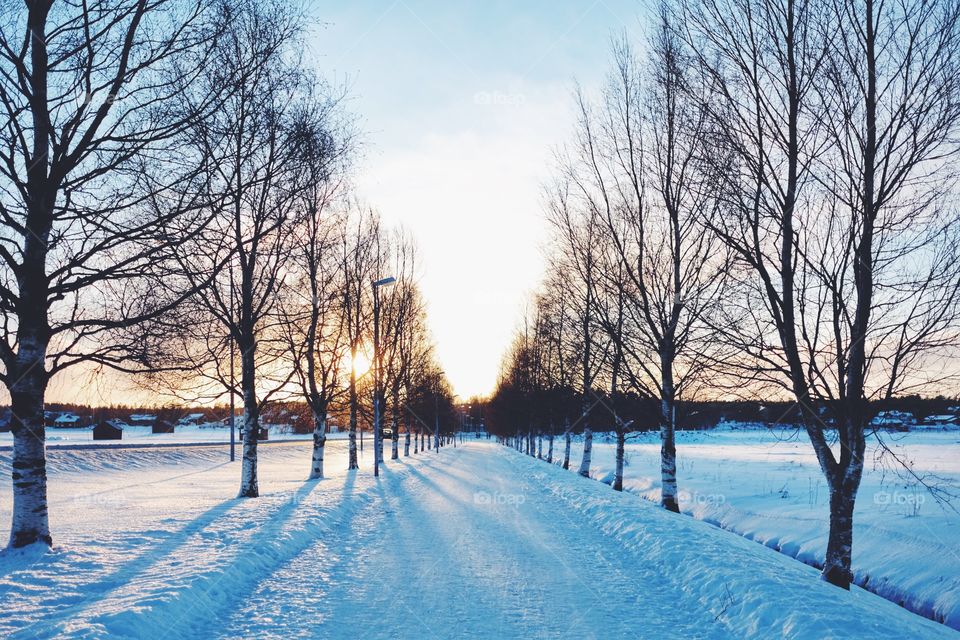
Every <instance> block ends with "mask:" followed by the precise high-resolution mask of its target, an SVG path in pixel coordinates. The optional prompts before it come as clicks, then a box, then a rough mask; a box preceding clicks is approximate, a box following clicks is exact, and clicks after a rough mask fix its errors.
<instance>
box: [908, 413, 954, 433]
mask: <svg viewBox="0 0 960 640" xmlns="http://www.w3.org/2000/svg"><path fill="white" fill-rule="evenodd" d="M955 426H957V417H956V416H953V415H949V414H943V415H936V416H927V417H926V418H924V419H923V420H921V421H920V424H919V425H917V428H918V429H931V430H937V429H949V428H950V427H955Z"/></svg>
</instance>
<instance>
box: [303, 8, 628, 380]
mask: <svg viewBox="0 0 960 640" xmlns="http://www.w3.org/2000/svg"><path fill="white" fill-rule="evenodd" d="M312 10H313V11H314V17H315V18H316V20H317V21H318V23H319V24H318V26H317V27H316V28H315V29H314V30H313V31H312V32H311V34H310V37H309V43H308V44H309V51H308V54H309V56H310V57H311V58H312V59H313V60H314V61H315V62H314V64H315V65H316V66H317V68H318V70H319V71H320V72H321V73H322V74H323V75H324V76H325V77H326V78H327V79H329V80H338V81H341V82H343V81H346V82H347V83H348V86H349V88H350V93H349V94H350V98H349V101H348V103H347V108H348V109H349V110H350V111H351V112H352V113H353V114H355V115H356V116H357V117H358V126H359V128H360V129H361V131H362V133H363V140H364V149H363V153H362V157H361V160H360V163H359V166H358V168H357V176H356V181H357V189H358V193H359V194H360V196H361V197H362V198H363V199H364V201H366V202H367V203H368V204H370V205H371V206H373V207H375V208H376V209H377V210H379V211H380V213H381V215H382V216H383V219H384V220H385V221H386V222H387V223H389V224H394V225H402V226H404V227H405V228H406V229H407V230H409V231H410V232H411V233H412V235H413V236H414V238H415V239H416V241H417V244H418V248H419V250H420V256H421V271H422V279H421V286H422V289H423V292H424V295H425V297H426V299H427V304H428V313H429V322H430V327H431V330H432V333H433V337H434V340H435V343H436V348H437V354H438V357H439V360H440V364H441V365H442V366H443V368H444V369H445V371H446V373H447V376H448V377H449V379H450V381H451V383H452V384H453V387H454V391H455V393H457V394H458V395H459V396H460V397H461V398H462V399H466V398H469V397H470V396H472V395H474V394H486V393H489V392H490V391H492V390H493V387H494V385H495V383H496V377H497V372H498V369H499V365H500V360H501V357H502V355H503V352H504V351H505V350H506V348H507V347H508V345H509V343H510V340H511V338H512V336H513V333H514V331H515V329H516V328H517V326H518V323H519V321H520V318H521V314H522V312H523V308H524V304H525V303H526V301H527V300H528V299H529V296H530V294H531V292H532V291H533V290H534V289H535V288H536V286H537V284H538V281H539V279H540V277H541V275H542V273H543V250H544V247H545V244H546V241H547V235H548V234H547V226H546V223H545V221H544V208H543V199H542V189H543V186H544V184H546V183H547V182H548V180H549V178H550V175H551V168H552V158H553V153H554V151H555V150H556V148H557V146H558V145H560V144H562V143H563V142H564V140H565V139H567V138H568V137H569V135H570V133H571V131H572V127H573V109H572V106H573V103H572V99H571V93H572V91H573V88H574V86H575V82H579V83H581V84H582V85H583V86H584V88H585V89H587V90H590V89H591V87H596V86H597V85H598V84H599V83H600V81H601V80H602V78H603V76H604V74H605V73H606V71H607V69H608V67H609V49H610V40H611V38H612V37H614V36H617V35H619V34H621V33H623V32H624V31H626V32H627V34H628V36H629V37H630V38H631V40H633V41H634V42H635V43H637V44H641V43H642V41H643V25H642V23H641V16H642V14H643V6H642V5H641V3H640V2H638V1H637V0H572V1H562V2H560V1H557V2H551V1H548V0H526V1H513V2H509V1H497V0H494V1H470V2H449V1H447V2H443V1H416V0H396V1H393V0H384V1H382V2H381V1H361V2H357V1H353V2H351V1H337V2H323V3H322V4H319V3H317V4H316V5H315V6H314V7H313V8H312Z"/></svg>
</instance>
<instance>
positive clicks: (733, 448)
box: [571, 428, 960, 629]
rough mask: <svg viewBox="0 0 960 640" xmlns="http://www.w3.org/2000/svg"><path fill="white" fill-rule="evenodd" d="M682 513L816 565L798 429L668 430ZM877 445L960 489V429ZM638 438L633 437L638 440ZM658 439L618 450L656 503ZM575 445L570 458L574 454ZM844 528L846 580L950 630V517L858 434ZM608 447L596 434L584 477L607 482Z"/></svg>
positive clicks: (630, 485)
mask: <svg viewBox="0 0 960 640" xmlns="http://www.w3.org/2000/svg"><path fill="white" fill-rule="evenodd" d="M677 436H678V437H677V439H678V446H677V449H678V453H677V464H678V474H677V475H678V481H679V487H680V495H679V498H680V508H681V511H682V512H683V513H685V514H687V515H690V516H693V517H694V518H697V519H699V520H704V521H706V522H709V523H711V524H714V525H717V526H719V527H721V528H723V529H727V530H729V531H732V532H735V533H738V534H740V535H742V536H744V537H746V538H749V539H750V540H753V541H755V542H759V543H761V544H763V545H765V546H767V547H769V548H771V549H775V550H777V551H780V552H782V553H784V554H786V555H789V556H791V557H794V558H796V559H798V560H800V561H802V562H804V563H806V564H808V565H811V566H814V567H817V568H819V567H820V566H821V563H822V561H823V557H824V554H825V551H826V546H827V533H828V515H829V505H828V494H827V490H826V486H825V484H824V480H823V477H822V473H821V472H820V469H819V467H818V465H817V462H816V459H815V457H814V455H813V449H812V447H811V446H810V444H809V442H808V441H807V440H806V435H805V434H803V433H798V432H797V431H795V430H790V429H782V430H775V431H772V430H770V429H766V428H754V429H720V430H713V431H699V432H690V431H686V432H678V434H677ZM884 438H885V444H886V445H887V446H888V447H889V448H890V449H892V450H893V451H894V452H895V453H896V454H897V455H898V456H900V457H901V458H903V459H904V460H907V461H908V462H909V463H910V465H911V468H912V470H913V471H914V472H915V473H917V474H918V475H921V476H925V477H926V478H927V479H932V480H934V481H935V482H937V483H940V484H942V483H947V484H948V485H952V486H953V487H954V492H955V493H956V492H957V489H958V488H960V434H958V433H956V432H941V433H909V434H896V435H894V434H888V435H886V436H884ZM637 440H639V442H637ZM659 452H660V444H659V438H658V436H657V434H655V433H651V434H643V435H641V436H639V437H637V438H636V439H635V441H634V442H632V443H630V444H628V445H627V464H626V468H625V470H624V476H625V477H624V489H625V490H626V491H629V492H632V493H636V494H637V495H640V496H641V497H643V498H645V499H646V500H649V501H650V502H653V503H659V501H660V475H659V474H660V470H659V464H660V459H659ZM580 455H581V445H580V444H579V443H575V444H574V446H573V450H572V451H571V464H572V465H573V466H574V467H575V466H576V464H577V463H578V462H579V460H580ZM867 460H868V461H869V462H868V464H867V465H866V468H865V470H864V477H863V481H862V483H861V488H860V491H859V493H858V497H857V507H856V513H855V524H854V549H853V570H854V581H855V582H856V583H857V584H858V585H860V586H862V587H865V588H867V589H868V590H870V591H873V592H874V593H877V594H879V595H882V596H883V597H885V598H887V599H889V600H891V601H893V602H895V603H897V604H900V605H902V606H904V607H906V608H908V609H910V610H911V611H914V612H916V613H919V614H921V615H924V616H926V617H928V618H931V619H933V620H936V621H939V622H943V623H945V624H947V625H948V626H951V627H953V628H955V629H960V553H958V548H960V544H958V541H960V516H958V514H957V513H956V512H954V511H952V510H950V509H949V508H947V509H944V508H942V507H941V506H939V505H938V504H936V502H935V501H934V500H933V498H932V497H931V496H930V495H929V494H928V492H927V490H926V489H925V488H924V487H923V486H922V485H920V484H919V483H917V482H915V481H910V480H909V479H905V478H904V476H905V475H906V474H905V473H904V472H903V470H902V469H898V468H897V467H898V465H897V463H896V462H894V461H893V460H892V459H891V456H890V455H889V454H888V453H884V452H883V451H882V448H881V447H880V446H879V445H878V443H877V442H876V441H875V440H868V450H867ZM614 462H615V450H614V446H613V445H612V444H610V443H608V442H605V441H604V436H602V435H600V434H595V438H594V447H593V464H592V466H591V470H590V475H591V477H592V478H594V479H596V480H600V481H602V482H606V483H608V484H609V483H612V481H613V470H614Z"/></svg>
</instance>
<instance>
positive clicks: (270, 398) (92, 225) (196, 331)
mask: <svg viewBox="0 0 960 640" xmlns="http://www.w3.org/2000/svg"><path fill="white" fill-rule="evenodd" d="M0 13H2V16H0V17H2V19H0V109H2V110H3V117H2V122H0V222H2V226H0V313H2V319H0V327H2V332H3V339H2V340H0V381H2V383H3V384H4V386H5V388H6V390H7V391H8V392H9V395H10V399H11V430H12V431H13V438H14V447H13V455H12V464H11V466H12V478H13V517H12V528H11V534H10V545H11V546H13V547H21V546H25V545H28V544H31V543H35V542H40V543H45V544H47V545H51V544H52V536H51V532H50V527H49V518H48V512H47V508H48V504H47V474H46V454H45V442H44V441H45V426H44V401H45V393H46V389H47V386H48V383H49V382H50V380H51V378H52V377H53V376H56V375H58V374H60V373H61V372H63V371H65V370H66V369H69V368H72V367H83V366H87V367H107V368H112V369H114V370H117V371H120V372H125V373H129V374H135V375H136V376H138V379H140V380H141V381H142V383H143V384H144V385H146V386H148V387H149V388H152V389H154V390H156V391H158V392H163V393H164V394H165V397H167V398H168V399H169V398H170V397H171V396H175V397H177V398H179V399H181V400H184V401H189V402H193V403H206V404H213V403H217V404H221V405H222V404H225V403H226V402H227V400H228V399H229V398H231V397H234V398H236V399H238V404H239V405H240V408H242V416H243V417H242V424H241V431H242V434H243V450H242V472H241V482H240V491H239V494H240V495H241V496H246V497H255V496H257V495H258V491H259V489H258V477H257V440H258V438H257V435H256V434H257V432H258V429H259V426H260V416H261V414H262V412H263V411H264V409H265V407H266V406H267V405H268V404H269V403H276V402H285V403H289V402H299V403H304V404H305V405H306V406H308V407H309V410H310V415H311V416H312V419H313V422H314V439H313V443H314V446H313V452H312V460H311V461H310V464H309V477H310V478H320V477H323V473H324V468H323V458H324V446H325V444H326V433H327V425H328V416H330V415H331V413H332V412H338V413H339V412H344V411H345V412H347V413H349V415H350V430H351V433H350V438H351V459H350V465H351V467H356V464H357V460H356V449H355V446H354V443H355V439H356V435H357V429H358V425H359V421H360V419H361V418H362V419H363V420H365V421H368V418H369V413H370V409H369V406H370V403H371V402H370V396H371V394H372V393H378V394H379V397H380V398H381V406H383V407H384V408H385V413H384V415H385V416H387V420H386V423H388V424H389V425H392V426H393V441H392V443H391V444H390V446H391V457H392V458H397V457H398V455H399V442H398V438H399V434H400V432H401V430H404V431H405V432H406V434H405V443H404V444H405V446H404V454H407V453H408V452H409V451H410V443H411V438H412V437H413V435H414V434H416V435H417V436H419V438H418V442H416V443H415V447H414V452H418V451H420V449H421V448H422V447H424V446H425V447H428V448H434V447H436V446H437V444H438V443H440V439H441V438H440V433H439V431H440V430H441V424H443V425H444V426H443V428H444V429H446V428H447V426H448V425H449V424H450V417H449V414H450V413H451V409H450V407H451V406H452V393H451V391H450V389H449V385H448V384H447V382H446V380H445V377H444V375H443V372H442V370H441V369H440V368H439V366H438V365H437V363H436V359H435V357H434V355H433V351H432V348H431V342H430V336H429V335H428V332H427V329H426V323H425V310H424V305H423V300H422V297H421V294H420V292H419V289H418V286H417V268H418V265H417V260H416V256H417V251H416V246H415V244H414V243H413V241H412V240H411V239H410V238H409V237H408V236H406V235H405V234H403V233H401V232H399V231H392V230H390V229H386V228H385V227H384V226H383V225H382V224H381V222H380V220H379V217H378V216H377V214H376V213H375V212H373V211H371V210H369V209H368V208H367V207H365V206H364V205H362V204H361V203H358V202H357V201H356V198H355V196H354V195H353V194H352V193H351V185H350V170H351V162H352V160H353V159H354V158H355V156H356V154H357V149H358V141H357V134H356V132H355V131H354V129H353V127H352V122H351V119H350V117H349V115H348V114H347V113H345V111H344V108H343V97H344V90H343V89H342V88H339V87H337V86H333V85H330V84H329V83H327V82H326V81H324V80H323V79H322V78H319V77H317V76H316V75H315V74H313V73H312V72H311V71H310V70H309V69H308V65H307V64H306V63H305V62H304V61H303V60H302V56H303V51H304V50H305V47H304V42H303V37H304V35H305V30H306V28H307V26H308V22H307V20H306V18H305V16H303V15H302V14H301V12H300V10H299V9H298V8H297V7H296V6H294V5H292V4H291V3H288V2H285V1H284V0H267V1H265V2H264V1H260V0H257V1H254V0H216V1H214V2H206V1H200V0H150V1H145V0H93V1H91V2H84V3H75V2H54V1H52V0H27V1H26V2H25V3H21V4H15V3H5V4H4V6H3V8H2V9H0ZM388 275H390V276H394V277H396V279H397V280H396V284H395V285H394V286H393V287H390V288H384V289H382V290H381V291H380V292H379V297H380V300H379V302H380V323H379V324H380V327H379V336H378V337H379V342H380V345H381V351H380V358H379V359H378V361H377V362H376V363H375V365H376V366H375V367H372V369H373V370H374V371H375V372H376V373H372V372H368V371H367V369H368V368H370V367H364V370H360V367H359V364H360V363H361V362H369V361H370V360H372V359H373V353H372V346H371V345H372V343H373V331H374V327H373V295H374V293H373V288H372V282H373V281H375V280H377V279H380V278H382V277H384V276H388ZM374 380H376V384H374ZM159 397H163V396H159ZM428 433H429V435H430V436H431V438H430V439H429V440H428V439H427V438H426V435H427V434H428ZM304 468H305V471H307V461H304Z"/></svg>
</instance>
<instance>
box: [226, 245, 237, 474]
mask: <svg viewBox="0 0 960 640" xmlns="http://www.w3.org/2000/svg"><path fill="white" fill-rule="evenodd" d="M233 322H234V320H233V260H231V261H230V326H229V328H228V331H230V462H233V461H234V460H236V459H237V431H236V418H235V417H234V416H235V414H236V408H235V406H234V393H233V389H234V384H235V381H234V372H233V344H234V339H233Z"/></svg>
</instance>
